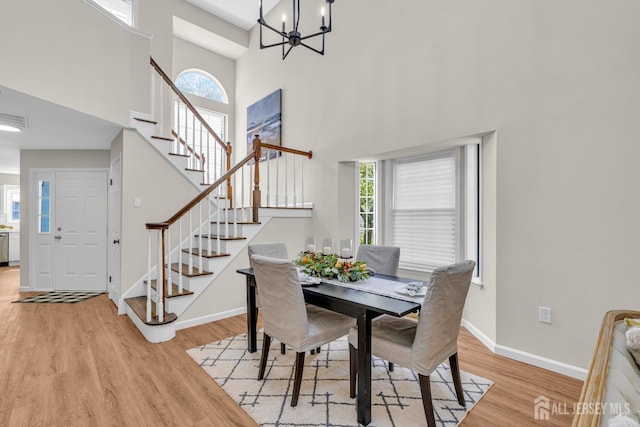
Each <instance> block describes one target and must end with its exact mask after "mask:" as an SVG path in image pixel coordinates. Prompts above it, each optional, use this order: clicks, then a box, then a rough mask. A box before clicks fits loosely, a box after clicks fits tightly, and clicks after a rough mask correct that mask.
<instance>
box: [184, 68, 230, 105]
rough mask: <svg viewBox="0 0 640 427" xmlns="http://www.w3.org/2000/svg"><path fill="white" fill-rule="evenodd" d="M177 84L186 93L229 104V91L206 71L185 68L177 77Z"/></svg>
mask: <svg viewBox="0 0 640 427" xmlns="http://www.w3.org/2000/svg"><path fill="white" fill-rule="evenodd" d="M176 86H177V87H178V89H180V90H181V91H182V92H184V93H190V94H192V95H197V96H201V97H203V98H207V99H212V100H214V101H218V102H222V103H223V104H228V103H229V99H228V98H227V92H225V90H224V88H223V87H222V85H221V84H220V82H219V81H218V80H217V79H216V78H215V77H213V76H212V75H211V74H209V73H207V72H206V71H202V70H197V69H191V70H185V71H183V72H182V73H180V75H179V76H178V78H177V79H176Z"/></svg>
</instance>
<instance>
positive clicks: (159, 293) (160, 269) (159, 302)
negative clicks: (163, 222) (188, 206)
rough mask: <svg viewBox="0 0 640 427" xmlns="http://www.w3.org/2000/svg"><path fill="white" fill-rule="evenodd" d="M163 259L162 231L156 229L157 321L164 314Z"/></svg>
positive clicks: (161, 318) (160, 320) (160, 319)
mask: <svg viewBox="0 0 640 427" xmlns="http://www.w3.org/2000/svg"><path fill="white" fill-rule="evenodd" d="M163 263H164V260H163V259H162V231H161V230H159V231H158V269H157V271H158V280H157V281H156V315H157V316H158V321H159V322H162V320H163V318H164V316H163V314H164V303H163V301H162V297H163V295H162V288H163V280H162V276H163V273H164V266H163V265H162V264H163Z"/></svg>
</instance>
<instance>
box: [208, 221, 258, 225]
mask: <svg viewBox="0 0 640 427" xmlns="http://www.w3.org/2000/svg"><path fill="white" fill-rule="evenodd" d="M217 223H218V221H211V224H217ZM220 224H221V225H222V224H229V225H231V224H238V225H259V224H262V223H261V222H253V221H239V222H234V221H229V222H227V221H220Z"/></svg>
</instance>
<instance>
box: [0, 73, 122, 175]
mask: <svg viewBox="0 0 640 427" xmlns="http://www.w3.org/2000/svg"><path fill="white" fill-rule="evenodd" d="M0 113H4V114H11V115H15V116H24V117H26V118H27V127H26V128H25V129H23V130H22V132H18V133H12V132H3V131H0V173H11V174H17V173H20V150H21V149H39V150H46V149H52V150H64V149H69V150H72V149H85V150H86V149H101V150H105V149H106V150H108V149H109V148H110V145H111V141H113V138H114V137H115V136H116V135H117V134H118V132H119V131H120V129H122V127H121V126H118V125H116V124H114V123H111V122H108V121H105V120H102V119H98V118H95V117H93V116H89V115H87V114H84V113H80V112H78V111H75V110H71V109H69V108H65V107H61V106H60V105H56V104H52V103H50V102H47V101H43V100H41V99H38V98H34V97H33V96H29V95H25V94H23V93H20V92H16V91H14V90H11V89H8V88H5V87H3V86H0Z"/></svg>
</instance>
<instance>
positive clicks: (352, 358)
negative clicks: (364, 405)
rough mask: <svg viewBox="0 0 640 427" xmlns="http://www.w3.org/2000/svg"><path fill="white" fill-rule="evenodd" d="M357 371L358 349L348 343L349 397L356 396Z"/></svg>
mask: <svg viewBox="0 0 640 427" xmlns="http://www.w3.org/2000/svg"><path fill="white" fill-rule="evenodd" d="M357 372H358V350H357V349H356V348H355V347H354V346H352V345H351V344H349V397H350V398H352V399H353V398H354V397H356V374H357Z"/></svg>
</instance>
